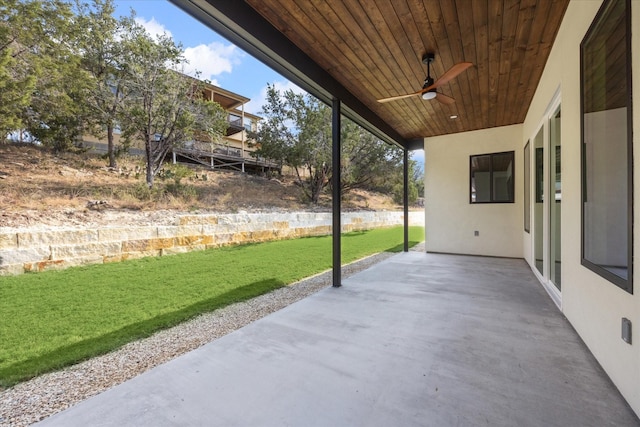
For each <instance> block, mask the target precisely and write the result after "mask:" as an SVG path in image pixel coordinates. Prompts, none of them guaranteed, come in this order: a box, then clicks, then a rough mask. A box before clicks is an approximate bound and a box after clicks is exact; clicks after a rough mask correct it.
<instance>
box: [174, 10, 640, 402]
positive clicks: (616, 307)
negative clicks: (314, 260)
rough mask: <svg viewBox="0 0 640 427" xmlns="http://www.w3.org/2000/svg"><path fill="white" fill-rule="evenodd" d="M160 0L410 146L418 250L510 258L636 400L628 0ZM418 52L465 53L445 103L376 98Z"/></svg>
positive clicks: (635, 113) (419, 72)
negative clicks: (414, 158)
mask: <svg viewBox="0 0 640 427" xmlns="http://www.w3.org/2000/svg"><path fill="white" fill-rule="evenodd" d="M172 2H173V3H175V4H176V5H177V6H179V7H181V8H183V9H184V10H185V11H187V12H188V13H190V14H191V15H193V16H194V17H196V18H197V19H199V20H200V21H202V22H203V23H205V24H206V25H208V26H209V27H210V28H212V29H214V30H215V31H217V32H218V33H220V34H222V35H224V36H225V37H227V38H228V39H229V40H230V41H231V42H233V43H234V44H236V45H238V46H239V47H240V48H242V49H244V50H246V51H248V52H249V53H251V54H252V55H254V56H255V57H257V58H258V59H260V60H262V61H263V62H265V63H266V64H268V65H269V66H271V67H272V68H274V69H275V70H276V71H278V72H280V73H281V74H283V75H284V76H286V77H287V78H289V79H290V80H292V81H293V82H294V83H296V84H297V85H298V86H300V87H302V88H304V89H305V90H307V91H309V92H310V93H312V94H313V95H315V96H317V97H318V98H320V99H321V100H322V101H324V102H326V103H328V104H331V105H333V107H334V109H336V110H338V111H339V112H341V113H342V114H344V115H345V116H347V117H349V118H350V119H352V120H354V121H356V122H357V123H359V124H361V125H362V126H364V127H365V128H367V129H368V130H371V131H372V132H374V133H375V134H376V135H377V136H380V137H381V138H382V139H384V140H386V141H389V142H390V143H395V144H397V145H398V146H400V147H402V148H403V149H404V150H405V156H406V153H407V152H408V151H409V150H413V149H419V148H423V149H424V153H425V215H426V223H425V224H426V236H425V238H426V250H427V251H429V252H446V253H456V254H472V255H481V256H496V257H514V258H522V259H524V260H525V261H526V262H527V263H528V265H530V267H531V270H532V272H533V274H535V276H536V277H537V278H538V279H539V281H540V284H541V286H542V287H543V288H544V290H545V291H546V292H547V293H548V295H549V298H551V299H552V300H553V301H554V302H555V304H556V305H557V307H558V310H561V311H562V313H563V314H564V315H565V316H566V318H567V319H568V320H569V321H570V322H571V324H572V325H573V327H574V328H575V330H576V331H577V332H578V334H579V335H580V336H581V338H582V339H583V341H584V343H585V344H586V346H587V347H588V348H589V350H590V351H591V352H592V353H593V355H594V356H595V358H596V359H597V360H598V362H599V364H600V365H601V366H602V367H603V368H604V370H605V371H606V373H607V374H608V375H609V377H610V378H611V380H612V381H613V383H614V384H615V385H616V387H617V388H618V389H619V390H620V392H621V393H622V395H623V396H624V398H625V399H626V400H627V402H628V403H629V405H630V406H631V408H633V410H634V411H635V412H636V414H640V280H639V277H640V275H638V274H634V272H637V271H638V268H637V265H638V261H637V259H638V257H633V254H634V253H636V254H638V253H640V227H638V226H637V224H640V205H639V202H640V197H637V196H636V194H637V191H638V190H637V189H639V188H640V172H639V171H640V168H637V167H636V168H634V167H633V163H634V162H633V158H634V156H637V153H638V152H640V108H638V107H637V106H636V108H632V103H631V101H632V99H635V100H638V99H640V71H639V70H640V54H638V52H640V31H632V29H638V28H640V3H639V2H635V1H631V0H593V1H582V0H554V1H551V0H548V1H547V0H538V1H535V0H534V1H525V0H522V1H518V0H515V1H502V0H487V1H470V2H468V1H464V0H462V1H461V0H458V1H454V0H435V1H431V2H422V1H413V0H398V1H393V2H374V3H371V4H370V5H369V4H368V5H367V7H366V8H363V7H362V4H361V2H360V1H357V0H339V1H338V0H335V1H334V0H328V1H327V2H322V4H320V3H318V4H316V3H314V4H311V2H305V1H299V0H278V1H276V0H260V1H258V0H248V1H246V2H225V1H223V0H220V1H218V0H206V1H205V0H172ZM429 51H431V52H435V53H436V61H435V62H434V63H433V64H432V67H431V70H432V71H434V74H435V77H436V79H437V78H438V77H440V76H442V75H444V74H445V73H446V72H447V70H449V69H451V68H452V67H453V66H454V65H455V64H456V63H460V62H463V61H468V62H472V63H473V64H474V66H473V67H471V68H469V69H468V70H467V71H465V72H464V73H462V74H460V75H458V76H457V77H456V78H455V79H450V80H449V81H447V82H446V83H444V84H442V85H441V86H440V87H438V88H437V90H438V91H439V92H441V93H443V94H444V95H445V96H446V97H447V98H455V103H452V102H449V103H438V102H436V101H437V100H435V99H434V100H428V99H429V98H434V97H425V98H424V99H423V97H421V96H407V97H402V99H398V100H397V101H393V102H387V103H380V102H378V100H380V99H384V98H387V97H394V96H397V95H403V94H411V93H415V91H416V90H419V88H420V87H421V86H422V81H423V79H424V75H425V72H424V71H425V70H424V68H425V67H423V65H422V64H421V63H420V58H421V57H422V55H423V54H424V53H425V52H429ZM634 95H635V96H634ZM445 99H446V98H445ZM334 123H339V115H338V114H334ZM336 140H338V141H339V138H336ZM336 145H338V146H339V142H338V143H334V147H335V146H336ZM335 151H337V150H335ZM405 158H406V157H405ZM334 159H336V160H335V162H337V161H339V156H335V155H334ZM337 196H338V197H336V194H335V193H334V200H336V201H338V202H337V203H338V208H337V209H336V208H334V224H339V193H338V195H337ZM634 224H635V225H636V226H635V227H634V226H633V225H634ZM335 240H336V236H335V235H334V241H335ZM337 241H338V242H339V238H338V239H337ZM339 249H340V246H339V243H338V245H336V244H335V243H334V284H335V281H336V279H335V278H336V277H338V278H339V275H337V274H336V272H335V271H336V269H337V268H336V267H335V266H336V265H339V263H337V262H336V259H337V260H338V261H339V255H338V257H336V253H338V254H339ZM513 285H514V286H519V285H520V283H519V282H518V280H517V278H513ZM469 286H473V283H469ZM450 315H451V316H454V315H455V313H451V314H450ZM531 339H532V340H535V339H536V337H531ZM557 345H558V346H560V347H561V346H562V343H561V342H559V343H557ZM560 350H562V349H561V348H560ZM556 363H558V364H559V365H560V366H564V365H563V360H562V358H561V357H559V358H558V360H557V361H556ZM566 369H568V370H570V369H571V366H566ZM566 399H568V400H570V399H572V396H566ZM576 404H578V405H579V404H584V402H576Z"/></svg>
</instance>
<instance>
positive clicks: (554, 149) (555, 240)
mask: <svg viewBox="0 0 640 427" xmlns="http://www.w3.org/2000/svg"><path fill="white" fill-rule="evenodd" d="M549 131H550V134H549V183H550V192H549V194H550V195H552V197H551V198H550V199H549V279H550V280H551V282H552V283H553V284H554V285H555V286H556V287H557V288H558V290H561V274H560V273H561V268H562V264H561V259H562V257H561V255H562V245H561V239H560V231H561V220H560V217H561V207H562V172H561V167H560V166H561V154H560V153H561V150H560V147H561V140H560V107H558V109H557V110H556V112H555V113H554V114H553V116H552V117H551V119H550V120H549Z"/></svg>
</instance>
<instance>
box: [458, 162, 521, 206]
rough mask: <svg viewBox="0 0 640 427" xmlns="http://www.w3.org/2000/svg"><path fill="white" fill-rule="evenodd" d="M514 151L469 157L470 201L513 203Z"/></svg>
mask: <svg viewBox="0 0 640 427" xmlns="http://www.w3.org/2000/svg"><path fill="white" fill-rule="evenodd" d="M513 159H514V152H513V151H509V152H505V153H493V154H481V155H477V156H471V157H470V177H471V194H470V197H469V201H470V203H513V200H514V197H513V188H514V187H513V177H514V172H513Z"/></svg>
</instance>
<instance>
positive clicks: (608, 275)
mask: <svg viewBox="0 0 640 427" xmlns="http://www.w3.org/2000/svg"><path fill="white" fill-rule="evenodd" d="M613 1H619V0H605V1H604V2H603V3H602V5H601V6H600V9H599V10H598V13H597V14H596V16H595V18H594V19H593V22H592V23H591V25H590V27H589V29H588V30H587V33H586V34H585V36H584V38H583V39H582V42H581V43H580V142H581V143H580V157H581V185H582V191H581V206H580V211H581V212H580V214H581V227H580V231H581V236H580V238H581V239H580V252H581V253H580V263H581V265H583V266H584V267H586V268H588V269H589V270H591V271H593V272H594V273H596V274H598V275H599V276H601V277H603V278H604V279H606V280H608V281H610V282H611V283H613V284H614V285H616V286H618V287H620V288H621V289H623V290H625V291H627V292H629V293H630V294H633V105H632V92H633V91H632V71H631V68H632V67H631V62H632V61H631V59H632V58H631V54H632V50H631V0H622V1H624V2H625V8H626V16H625V23H626V25H625V26H626V28H625V31H626V34H625V49H626V55H627V63H626V70H625V78H626V83H627V101H626V102H627V158H626V161H627V168H628V169H627V233H628V234H627V236H628V238H627V268H628V270H627V271H628V274H627V278H626V279H625V278H623V277H621V276H618V275H616V274H614V273H612V272H611V271H609V270H607V269H605V268H603V267H602V266H601V265H599V264H596V263H593V262H591V261H589V260H588V259H586V258H585V202H586V200H587V173H586V166H587V164H586V148H585V140H584V138H585V129H584V115H585V112H584V107H585V84H584V83H585V82H584V80H585V78H584V71H585V63H584V54H585V44H586V43H587V42H588V41H589V39H590V38H591V36H592V35H593V33H594V31H595V30H596V29H597V28H598V26H599V24H600V23H601V20H602V19H603V16H604V14H605V12H606V11H607V9H608V7H609V6H610V5H611V4H612V3H613Z"/></svg>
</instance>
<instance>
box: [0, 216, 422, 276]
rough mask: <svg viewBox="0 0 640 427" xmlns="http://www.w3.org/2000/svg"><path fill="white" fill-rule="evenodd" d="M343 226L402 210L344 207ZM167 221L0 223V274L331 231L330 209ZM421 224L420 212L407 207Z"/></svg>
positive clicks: (379, 223) (379, 221) (376, 224)
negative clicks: (92, 225) (89, 225)
mask: <svg viewBox="0 0 640 427" xmlns="http://www.w3.org/2000/svg"><path fill="white" fill-rule="evenodd" d="M341 221H342V231H343V232H348V231H359V230H370V229H373V228H380V227H391V226H394V225H401V224H403V222H404V214H403V212H370V211H362V212H347V213H343V214H342V216H341ZM177 222H178V224H176V225H172V226H142V227H104V228H96V229H81V228H53V227H52V228H48V229H44V230H29V229H13V228H0V275H14V274H21V273H25V272H35V271H45V270H52V269H63V268H67V267H71V266H77V265H84V264H102V263H109V262H119V261H123V260H127V259H133V258H141V257H147V256H162V255H170V254H176V253H182V252H189V251H194V250H204V249H208V248H213V247H219V246H224V245H234V244H242V243H253V242H264V241H269V240H279V239H290V238H296V237H306V236H321V235H327V234H331V213H327V212H322V213H314V212H297V213H295V212H294V213H238V214H219V215H218V214H212V215H184V216H181V217H179V218H178V221H177ZM409 224H410V225H420V226H423V225H424V212H422V211H419V212H410V213H409Z"/></svg>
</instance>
